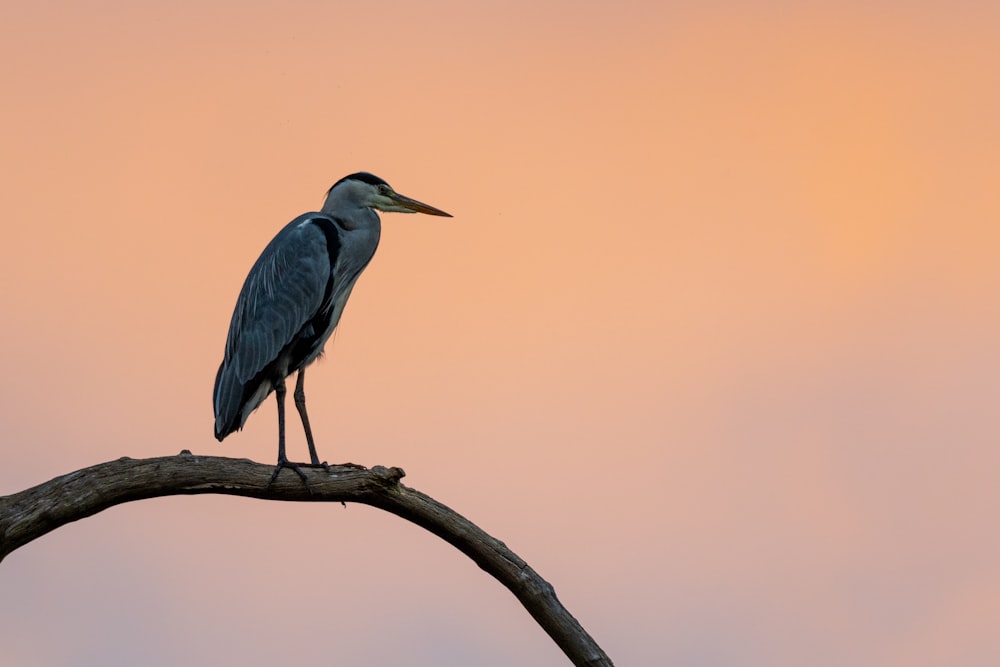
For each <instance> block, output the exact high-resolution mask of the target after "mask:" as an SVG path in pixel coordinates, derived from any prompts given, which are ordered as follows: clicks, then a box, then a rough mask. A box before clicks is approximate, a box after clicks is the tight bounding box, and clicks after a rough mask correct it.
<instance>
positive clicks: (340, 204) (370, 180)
mask: <svg viewBox="0 0 1000 667" xmlns="http://www.w3.org/2000/svg"><path fill="white" fill-rule="evenodd" d="M353 207H367V208H372V209H375V210H376V211H383V212H385V213H426V214H428V215H442V216H445V217H447V218H450V217H451V214H450V213H445V212H444V211H442V210H440V209H437V208H434V207H433V206H428V205H427V204H423V203H421V202H418V201H417V200H416V199H410V198H409V197H404V196H403V195H401V194H399V193H398V192H396V191H395V190H393V189H392V186H390V185H389V184H388V183H386V182H385V181H383V180H382V179H381V178H379V177H378V176H375V175H374V174H369V173H367V172H364V171H360V172H358V173H356V174H351V175H350V176H345V177H343V178H342V179H340V180H339V181H337V182H336V183H334V184H333V187H331V188H330V190H329V192H327V194H326V204H325V205H324V206H323V212H324V213H332V214H337V213H340V212H341V211H343V210H345V209H349V208H353Z"/></svg>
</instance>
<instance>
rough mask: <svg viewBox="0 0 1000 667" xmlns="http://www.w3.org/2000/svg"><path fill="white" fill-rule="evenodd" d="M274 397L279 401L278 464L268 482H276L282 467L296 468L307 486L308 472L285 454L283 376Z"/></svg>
mask: <svg viewBox="0 0 1000 667" xmlns="http://www.w3.org/2000/svg"><path fill="white" fill-rule="evenodd" d="M274 398H275V400H277V401H278V465H276V466H275V467H274V472H273V473H271V480H270V481H269V482H268V483H267V485H268V486H270V485H271V484H274V480H276V479H277V478H278V473H280V472H281V469H282V468H291V469H292V470H294V471H295V472H296V473H297V474H298V476H299V477H300V478H301V479H302V483H303V484H305V485H306V486H307V487H308V486H309V484H308V482H307V481H306V474H305V473H304V472H302V469H301V468H299V466H298V465H296V464H294V463H291V462H289V460H288V457H287V456H285V380H284V378H282V379H281V380H279V381H278V382H275V383H274Z"/></svg>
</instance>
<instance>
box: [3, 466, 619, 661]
mask: <svg viewBox="0 0 1000 667" xmlns="http://www.w3.org/2000/svg"><path fill="white" fill-rule="evenodd" d="M273 470H274V467H273V466H270V465H264V464H261V463H254V462H253V461H250V460H248V459H231V458H224V457H219V456H194V455H192V454H191V453H190V452H188V451H187V450H185V451H183V452H181V453H180V454H179V455H177V456H163V457H157V458H151V459H130V458H127V457H126V458H120V459H118V460H117V461H109V462H107V463H100V464H98V465H95V466H91V467H89V468H83V469H82V470H77V471H75V472H71V473H69V474H67V475H62V476H61V477H56V478H55V479H52V480H50V481H48V482H45V483H44V484H39V485H38V486H35V487H32V488H30V489H26V490H24V491H21V492H20V493H15V494H12V495H10V496H4V497H0V561H2V560H3V558H4V557H6V556H7V554H9V553H10V552H12V551H14V550H15V549H17V548H18V547H21V546H24V545H25V544H27V543H28V542H31V541H32V540H34V539H37V538H39V537H41V536H42V535H45V534H46V533H48V532H50V531H52V530H55V529H56V528H58V527H59V526H62V525H64V524H67V523H70V522H72V521H77V520H79V519H83V518H85V517H88V516H92V515H94V514H97V513H98V512H100V511H102V510H105V509H107V508H109V507H112V506H114V505H119V504H121V503H127V502H130V501H133V500H142V499H145V498H156V497H161V496H172V495H195V494H201V493H224V494H230V495H237V496H248V497H251V498H260V499H264V500H286V501H300V502H302V501H304V502H357V503H364V504H366V505H371V506H373V507H378V508H380V509H383V510H386V511H387V512H392V513H393V514H395V515H397V516H399V517H402V518H404V519H406V520H407V521H411V522H413V523H415V524H417V525H418V526H421V527H423V528H426V529H427V530H429V531H431V532H432V533H434V534H435V535H437V536H438V537H440V538H442V539H443V540H445V541H447V542H448V543H449V544H451V545H453V546H454V547H455V548H457V549H458V550H459V551H461V552H462V553H464V554H465V555H466V556H468V557H469V558H471V559H472V560H473V561H475V563H476V564H477V565H478V566H479V567H481V568H482V569H483V570H485V571H486V572H488V573H489V574H490V575H492V576H493V577H494V578H496V579H497V580H498V581H500V583H502V584H503V585H504V586H506V587H507V588H508V589H510V591H511V592H512V593H513V594H514V595H515V596H516V597H517V599H518V600H520V601H521V604H522V605H524V607H525V609H527V610H528V612H529V613H530V614H531V615H532V617H534V619H535V620H536V621H537V622H538V624H539V625H541V626H542V629H544V630H545V631H546V632H547V633H548V634H549V636H550V637H552V639H553V640H555V642H556V644H558V645H559V648H561V649H562V650H563V652H564V653H565V654H566V656H567V657H568V658H569V659H570V660H571V661H572V662H573V664H574V665H578V666H581V667H582V666H587V667H599V666H600V667H605V666H608V667H610V666H611V665H612V663H611V660H610V659H609V658H608V656H607V655H606V654H605V653H604V651H602V650H601V648H600V647H599V646H598V645H597V643H596V642H595V641H594V640H593V639H592V638H591V637H590V635H589V634H587V632H586V631H585V630H584V629H583V627H581V626H580V624H579V622H577V620H576V619H575V618H574V617H573V615H572V614H570V613H569V612H568V611H567V610H566V608H565V607H563V606H562V604H561V603H560V602H559V600H558V599H557V598H556V594H555V591H554V590H553V588H552V586H551V585H550V584H549V583H548V582H547V581H545V580H544V579H542V578H541V577H540V576H538V574H537V573H536V572H535V571H534V570H533V569H531V567H529V566H528V564H527V563H525V562H524V561H523V560H521V558H519V557H518V556H517V554H515V553H514V552H513V551H511V550H510V549H508V548H507V546H506V545H505V544H504V543H503V542H501V541H500V540H497V539H495V538H493V537H491V536H490V535H488V534H487V533H485V532H484V531H483V530H482V529H480V528H479V527H478V526H476V525H475V524H474V523H472V522H471V521H469V520H468V519H466V518H465V517H463V516H461V515H460V514H458V513H457V512H455V511H453V510H451V509H450V508H448V507H446V506H445V505H443V504H441V503H439V502H438V501H436V500H434V499H433V498H431V497H429V496H427V495H424V494H423V493H420V492H419V491H416V490H414V489H411V488H409V487H407V486H404V485H402V484H400V483H399V480H400V479H401V478H402V477H403V475H405V473H404V472H403V470H402V469H400V468H383V467H382V466H376V467H374V468H372V469H371V470H368V469H363V468H359V467H352V466H331V467H330V471H329V472H327V471H326V470H322V469H311V468H303V472H304V473H305V475H306V478H307V480H308V486H307V485H306V484H304V483H303V480H301V479H300V478H299V476H298V475H296V474H295V473H294V472H292V471H286V472H283V473H282V474H281V475H279V476H278V479H277V480H275V482H274V483H273V484H269V483H268V482H269V480H270V478H271V473H272V471H273Z"/></svg>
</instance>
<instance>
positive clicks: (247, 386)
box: [213, 362, 273, 442]
mask: <svg viewBox="0 0 1000 667" xmlns="http://www.w3.org/2000/svg"><path fill="white" fill-rule="evenodd" d="M266 378H267V374H266V373H263V372H262V373H259V374H257V375H256V376H255V377H254V378H252V379H251V380H250V381H249V382H240V379H239V378H238V377H237V376H236V373H235V372H234V371H233V369H232V368H230V367H227V366H226V364H225V362H223V363H222V364H221V365H220V366H219V372H218V373H216V375H215V391H214V393H213V403H214V405H215V438H216V440H218V441H219V442H222V441H223V439H225V437H226V436H227V435H229V434H230V433H233V432H234V431H238V430H240V429H241V428H243V425H244V424H245V423H246V421H247V417H249V416H250V413H251V412H253V411H254V410H256V409H257V407H258V406H260V404H261V403H263V402H264V399H265V398H267V397H268V395H269V394H270V393H271V391H272V390H273V386H272V385H271V382H270V381H269V380H267V379H266Z"/></svg>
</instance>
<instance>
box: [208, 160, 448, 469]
mask: <svg viewBox="0 0 1000 667" xmlns="http://www.w3.org/2000/svg"><path fill="white" fill-rule="evenodd" d="M376 209H377V210H381V211H396V212H405V213H415V212H421V213H428V214H431V215H443V216H448V214H447V213H445V212H444V211H440V210H438V209H436V208H433V207H431V206H428V205H426V204H421V203H420V202H417V201H415V200H412V199H409V198H408V197H404V196H402V195H399V194H397V193H396V192H395V191H393V190H392V188H391V187H390V186H389V185H388V184H387V183H386V182H385V181H383V180H382V179H380V178H378V177H377V176H373V175H371V174H367V173H363V172H362V173H357V174H351V175H350V176H347V177H345V178H343V179H341V180H340V181H338V182H337V183H335V184H334V185H333V187H331V188H330V190H329V192H328V194H327V198H326V202H325V203H324V205H323V208H322V209H321V211H320V212H318V213H305V214H303V215H300V216H299V217H297V218H295V219H294V220H292V221H291V222H290V223H288V224H287V225H285V227H284V228H283V229H282V230H281V231H280V232H278V234H277V235H276V236H275V237H274V238H273V239H272V240H271V242H270V243H269V244H268V245H267V247H265V248H264V251H263V252H262V253H261V255H260V257H259V258H258V259H257V261H256V262H255V263H254V265H253V267H252V268H251V269H250V273H249V274H248V275H247V277H246V281H245V282H244V283H243V289H242V290H241V292H240V295H239V298H238V299H237V301H236V308H235V309H234V311H233V317H232V321H231V323H230V325H229V335H228V338H227V340H226V349H225V354H224V357H223V360H222V364H221V365H220V366H219V371H218V373H217V375H216V379H215V391H214V401H213V402H214V406H215V437H216V438H218V439H219V440H220V441H221V440H222V439H223V438H225V437H226V436H227V435H229V434H230V433H232V432H233V431H236V430H237V429H241V428H242V427H243V425H244V424H245V423H246V420H247V418H248V417H249V416H250V413H252V412H253V411H254V410H256V409H257V407H258V406H260V404H261V403H262V402H263V401H264V400H265V399H266V398H267V397H268V395H270V393H271V392H272V391H276V392H277V396H278V411H279V435H278V464H279V468H278V470H276V471H275V474H277V472H278V471H280V468H281V466H283V465H289V464H288V463H287V459H286V458H285V452H284V404H283V399H284V393H285V387H284V380H285V378H287V377H288V376H289V375H291V374H292V373H295V372H298V373H299V377H298V383H297V386H296V391H295V399H296V407H298V409H299V414H300V416H301V417H302V422H303V427H304V429H305V431H306V439H307V441H308V443H309V448H310V456H311V458H312V463H313V464H319V461H318V458H317V456H316V454H315V446H314V444H313V442H312V434H311V431H310V429H309V425H308V418H307V415H306V412H305V396H304V389H303V378H304V372H305V368H306V366H308V365H309V364H311V363H312V362H313V361H315V360H316V358H317V357H319V356H320V355H321V354H322V352H323V346H324V344H325V343H326V341H327V340H328V339H329V338H330V335H331V334H332V333H333V331H334V329H335V328H336V327H337V324H338V323H339V321H340V317H341V315H342V314H343V311H344V306H345V305H346V303H347V299H348V298H349V297H350V295H351V290H352V289H353V288H354V284H355V282H356V281H357V279H358V276H360V275H361V272H362V271H363V270H364V269H365V267H366V266H367V265H368V262H369V261H371V258H372V256H373V255H374V254H375V250H376V248H377V247H378V242H379V236H380V233H381V222H380V220H379V216H378V214H377V213H376V212H375V210H376ZM449 217H450V216H449Z"/></svg>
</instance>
